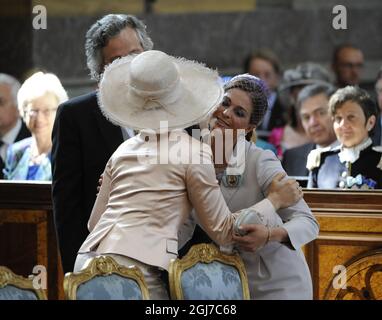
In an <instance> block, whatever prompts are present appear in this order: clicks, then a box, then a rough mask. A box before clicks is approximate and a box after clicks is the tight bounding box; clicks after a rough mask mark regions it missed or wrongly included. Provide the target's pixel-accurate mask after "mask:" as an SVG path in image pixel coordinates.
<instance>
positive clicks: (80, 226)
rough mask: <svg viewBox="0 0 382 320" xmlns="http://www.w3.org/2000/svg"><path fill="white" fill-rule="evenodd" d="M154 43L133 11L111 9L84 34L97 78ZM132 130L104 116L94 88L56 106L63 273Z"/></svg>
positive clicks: (56, 194)
mask: <svg viewBox="0 0 382 320" xmlns="http://www.w3.org/2000/svg"><path fill="white" fill-rule="evenodd" d="M152 47H153V43H152V41H151V39H150V37H149V36H148V34H147V32H146V26H145V25H144V24H143V22H142V21H140V20H139V19H137V18H136V17H134V16H132V15H125V14H109V15H106V16H104V17H103V18H101V19H100V20H98V21H97V22H95V23H94V24H93V25H92V26H91V27H90V29H89V30H88V32H87V34H86V43H85V49H86V58H87V66H88V68H89V70H90V74H91V76H92V78H93V79H94V80H96V81H99V80H100V77H101V74H102V72H103V70H104V68H105V66H106V65H108V64H109V63H111V62H112V61H113V60H115V59H118V58H120V57H123V56H127V55H129V54H135V53H140V52H142V51H145V50H150V49H152ZM132 134H133V132H132V131H131V130H130V129H129V128H122V127H118V126H115V125H113V124H112V123H111V122H109V121H108V120H107V119H106V118H105V117H104V116H103V115H102V113H101V111H100V109H99V107H98V102H97V93H96V92H92V93H89V94H86V95H83V96H80V97H76V98H73V99H71V100H69V101H67V102H66V103H64V104H62V105H61V106H60V107H59V109H58V111H57V116H56V120H55V124H54V127H53V134H52V140H53V147H52V172H53V181H52V196H53V210H54V218H55V224H56V230H57V234H58V240H59V247H60V252H61V259H62V264H63V269H64V272H68V271H72V270H73V266H74V261H75V258H76V256H77V251H78V249H79V248H80V246H81V244H82V243H83V242H84V240H85V239H86V237H87V235H88V229H87V222H88V220H89V216H90V212H91V210H92V207H93V205H94V202H95V199H96V193H97V185H98V180H99V177H100V175H101V173H102V172H103V170H104V168H105V165H106V162H107V161H108V159H109V158H110V156H111V155H112V154H113V152H114V151H115V150H116V148H117V147H118V146H119V145H120V144H121V143H122V142H123V141H124V140H126V139H127V138H129V137H131V135H132Z"/></svg>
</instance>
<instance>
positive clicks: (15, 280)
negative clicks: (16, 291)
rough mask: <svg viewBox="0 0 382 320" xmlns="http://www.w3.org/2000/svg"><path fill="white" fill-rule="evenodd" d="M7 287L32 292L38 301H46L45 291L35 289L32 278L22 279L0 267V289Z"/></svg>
mask: <svg viewBox="0 0 382 320" xmlns="http://www.w3.org/2000/svg"><path fill="white" fill-rule="evenodd" d="M7 285H11V286H14V287H16V288H20V289H24V290H29V291H32V292H33V293H34V294H35V295H36V296H37V299H38V300H46V299H47V298H46V294H45V291H44V290H42V289H35V288H34V287H33V278H29V279H28V278H24V277H22V276H19V275H17V274H15V273H13V272H12V271H11V270H9V269H8V268H6V267H3V266H0V288H4V287H5V286H7Z"/></svg>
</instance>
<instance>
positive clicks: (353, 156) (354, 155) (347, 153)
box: [338, 137, 373, 163]
mask: <svg viewBox="0 0 382 320" xmlns="http://www.w3.org/2000/svg"><path fill="white" fill-rule="evenodd" d="M372 143H373V142H372V141H371V139H370V137H367V138H366V139H365V140H364V141H362V142H361V143H360V144H358V145H356V146H355V147H352V148H346V147H344V146H343V145H341V146H340V150H341V151H340V153H339V154H338V157H339V158H340V161H341V162H350V163H354V162H356V161H357V160H358V158H359V154H360V152H361V151H362V150H365V149H366V148H367V147H369V146H370V145H371V144H372Z"/></svg>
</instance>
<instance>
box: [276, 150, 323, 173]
mask: <svg viewBox="0 0 382 320" xmlns="http://www.w3.org/2000/svg"><path fill="white" fill-rule="evenodd" d="M315 148H316V145H315V144H314V143H306V144H304V145H302V146H299V147H296V148H291V149H288V150H286V151H285V152H284V155H283V160H282V166H283V168H284V170H285V171H286V173H287V174H288V175H289V176H308V175H309V170H308V169H307V168H306V161H307V159H308V154H309V152H310V151H312V150H313V149H315Z"/></svg>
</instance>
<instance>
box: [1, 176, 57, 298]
mask: <svg viewBox="0 0 382 320" xmlns="http://www.w3.org/2000/svg"><path fill="white" fill-rule="evenodd" d="M0 265H3V266H7V267H9V268H10V269H11V270H12V271H14V272H15V273H17V274H20V275H23V276H29V275H31V274H33V273H34V274H35V275H38V276H40V278H41V279H42V277H44V269H43V268H45V269H46V275H47V291H48V298H49V299H62V298H63V297H64V295H63V289H62V281H63V275H62V267H61V260H60V258H59V253H58V249H57V240H56V233H55V228H54V221H53V211H52V200H51V184H50V183H49V182H13V181H3V180H0ZM36 266H39V267H38V268H36V269H35V270H34V268H35V267H36ZM43 282H44V281H43V280H42V281H41V282H38V284H41V285H43Z"/></svg>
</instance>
